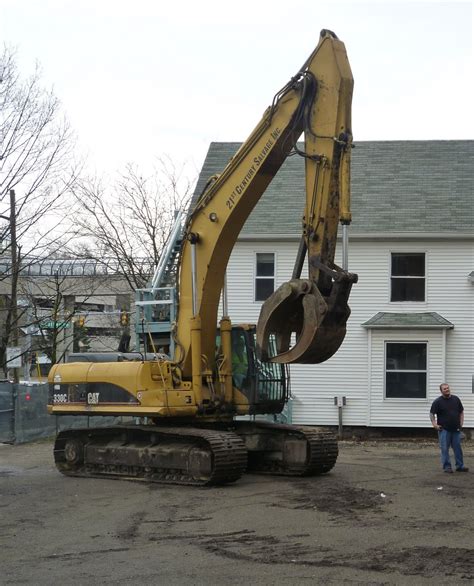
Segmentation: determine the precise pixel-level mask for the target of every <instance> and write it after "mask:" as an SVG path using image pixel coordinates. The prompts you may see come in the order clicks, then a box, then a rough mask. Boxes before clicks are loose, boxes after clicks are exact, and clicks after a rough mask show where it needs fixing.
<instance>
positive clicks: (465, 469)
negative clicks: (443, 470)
mask: <svg viewBox="0 0 474 586" xmlns="http://www.w3.org/2000/svg"><path fill="white" fill-rule="evenodd" d="M456 472H469V468H466V467H465V466H464V468H456Z"/></svg>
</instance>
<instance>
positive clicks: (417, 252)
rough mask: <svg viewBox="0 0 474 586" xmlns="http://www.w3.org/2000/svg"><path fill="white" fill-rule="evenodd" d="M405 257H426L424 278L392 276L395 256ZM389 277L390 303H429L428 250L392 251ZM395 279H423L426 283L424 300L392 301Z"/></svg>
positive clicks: (417, 276)
mask: <svg viewBox="0 0 474 586" xmlns="http://www.w3.org/2000/svg"><path fill="white" fill-rule="evenodd" d="M394 254H396V255H405V256H411V255H420V256H421V255H423V256H424V261H425V266H424V269H425V270H424V275H423V276H419V275H395V276H394V275H393V274H392V263H393V255H394ZM388 262H389V267H390V268H389V276H388V301H389V303H402V304H405V303H416V304H421V303H425V304H426V303H427V299H428V279H427V272H428V271H427V268H428V252H427V251H426V250H398V249H395V250H390V252H389V261H388ZM393 279H423V282H424V286H425V287H424V298H423V299H422V300H415V299H400V300H396V301H394V300H393V299H392V284H393Z"/></svg>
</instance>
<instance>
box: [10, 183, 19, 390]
mask: <svg viewBox="0 0 474 586" xmlns="http://www.w3.org/2000/svg"><path fill="white" fill-rule="evenodd" d="M10 238H11V258H12V288H11V309H10V314H11V325H12V330H11V332H12V336H11V340H12V345H13V346H15V347H17V346H18V271H19V262H18V246H17V241H16V199H15V190H14V189H10ZM19 380H20V377H19V369H18V368H14V369H13V382H14V383H18V382H19Z"/></svg>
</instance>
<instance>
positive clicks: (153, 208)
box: [74, 158, 191, 290]
mask: <svg viewBox="0 0 474 586" xmlns="http://www.w3.org/2000/svg"><path fill="white" fill-rule="evenodd" d="M74 193H75V195H76V197H77V199H78V201H79V202H80V208H79V211H78V213H77V216H76V218H75V223H76V226H78V228H79V230H80V233H81V235H82V236H83V237H84V238H86V239H87V240H88V243H87V244H86V245H83V247H82V251H81V254H82V255H83V256H86V257H90V258H95V259H97V260H100V259H102V258H113V259H114V261H115V262H116V264H117V266H118V267H119V272H120V274H121V275H122V276H123V277H124V278H125V279H126V280H127V282H128V283H129V285H130V288H131V289H132V290H133V289H137V288H141V287H144V286H145V285H146V284H147V281H148V280H149V278H150V267H153V266H156V264H157V263H158V260H159V258H160V255H161V253H162V250H163V247H164V246H165V244H166V242H167V240H168V238H169V235H170V232H171V230H172V228H173V225H174V220H175V217H176V214H177V212H178V211H183V210H185V209H186V207H187V205H188V203H189V200H190V196H191V181H190V180H189V179H186V178H185V177H184V174H183V169H181V170H177V169H176V167H175V166H174V165H173V163H172V162H171V160H169V159H164V158H162V159H159V160H158V163H157V166H156V167H155V169H154V172H153V173H152V174H151V175H150V176H148V177H144V176H142V175H141V174H140V172H139V171H138V169H137V167H136V166H134V165H128V166H127V168H126V170H125V172H124V173H122V174H121V175H120V177H119V179H118V180H117V182H116V184H115V185H114V186H113V187H112V189H109V188H106V187H104V185H103V183H102V182H100V181H97V180H95V181H94V180H88V181H87V182H86V181H84V182H81V183H80V184H79V185H77V186H76V187H75V189H74ZM76 252H77V248H76Z"/></svg>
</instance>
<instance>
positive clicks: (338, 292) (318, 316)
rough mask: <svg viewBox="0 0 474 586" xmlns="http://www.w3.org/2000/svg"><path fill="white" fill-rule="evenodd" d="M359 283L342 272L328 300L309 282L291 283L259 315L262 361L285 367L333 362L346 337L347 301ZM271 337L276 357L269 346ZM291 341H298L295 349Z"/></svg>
mask: <svg viewBox="0 0 474 586" xmlns="http://www.w3.org/2000/svg"><path fill="white" fill-rule="evenodd" d="M356 281H357V276H356V275H353V274H351V273H347V272H345V271H342V270H340V271H339V272H338V273H337V277H336V279H335V280H334V281H333V282H332V285H331V290H330V292H329V295H327V296H323V295H322V294H321V292H320V291H319V289H318V287H317V286H316V284H315V283H314V282H313V281H312V280H310V279H292V280H291V281H288V282H287V283H284V284H283V285H281V287H279V288H278V289H277V290H276V291H275V292H274V293H273V294H272V295H271V296H270V297H269V298H268V299H267V300H266V301H265V303H264V304H263V305H262V309H261V311H260V317H259V320H258V324H257V354H258V355H259V358H260V359H261V360H263V361H265V362H279V363H284V364H293V363H300V364H318V363H320V362H324V361H325V360H328V358H331V356H332V355H333V354H334V353H335V352H336V351H337V349H338V348H339V346H340V345H341V344H342V341H343V340H344V337H345V335H346V322H347V320H348V318H349V315H350V313H351V310H350V309H349V306H348V304H347V301H348V298H349V294H350V291H351V287H352V284H353V283H354V282H356ZM272 334H273V335H274V336H275V339H276V354H275V351H274V350H273V348H272V345H271V343H270V337H271V335H272ZM293 334H294V335H295V337H293ZM292 338H293V340H295V339H296V342H295V343H294V345H293V346H291V343H292ZM290 346H291V347H290Z"/></svg>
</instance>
